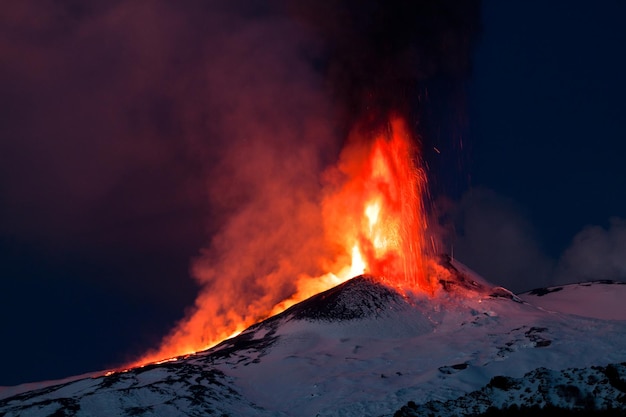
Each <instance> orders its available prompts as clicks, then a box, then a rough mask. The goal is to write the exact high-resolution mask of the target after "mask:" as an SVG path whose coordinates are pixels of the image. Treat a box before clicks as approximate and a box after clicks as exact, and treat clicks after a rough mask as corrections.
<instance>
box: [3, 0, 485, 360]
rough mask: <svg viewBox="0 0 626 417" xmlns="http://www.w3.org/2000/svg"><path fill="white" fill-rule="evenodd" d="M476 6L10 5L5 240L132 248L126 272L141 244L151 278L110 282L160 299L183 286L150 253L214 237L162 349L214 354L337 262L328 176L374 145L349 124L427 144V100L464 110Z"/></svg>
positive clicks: (163, 254)
mask: <svg viewBox="0 0 626 417" xmlns="http://www.w3.org/2000/svg"><path fill="white" fill-rule="evenodd" d="M479 6H480V4H479V2H478V1H467V2H456V1H451V0H450V1H434V0H423V1H382V0H379V1H376V0H367V1H356V0H345V1H341V2H319V1H303V2H288V1H281V0H275V1H270V2H265V1H226V0H224V1H222V0H213V1H208V2H205V1H190V2H183V3H180V2H179V3H172V2H166V1H152V2H148V1H137V2H121V1H112V2H111V1H94V2H90V3H89V4H88V5H87V4H84V3H82V2H75V1H72V0H65V1H54V2H53V1H49V2H46V1H44V2H38V1H37V2H36V1H23V2H17V3H15V4H12V5H11V6H10V7H9V6H7V7H5V8H4V13H3V15H2V17H0V19H2V21H1V26H2V36H1V37H0V51H1V54H2V56H3V57H4V59H3V60H2V64H1V66H0V74H2V77H0V79H1V80H3V81H1V82H2V87H3V91H5V92H6V94H5V95H4V98H3V99H2V102H1V103H0V104H1V105H2V108H3V109H6V110H7V111H6V112H3V113H4V118H3V120H2V126H1V127H0V128H1V129H2V130H1V133H2V136H3V137H5V138H8V140H6V141H3V142H2V145H1V146H2V147H1V149H0V154H1V155H2V163H1V164H0V187H1V188H2V196H3V200H2V205H1V206H0V211H1V214H2V216H0V218H1V219H2V220H0V231H1V232H2V233H3V235H10V236H16V235H17V236H20V237H21V239H25V240H28V241H32V242H37V243H38V244H41V245H43V246H45V247H48V248H51V249H50V250H54V251H55V253H57V255H55V256H60V257H63V258H64V259H65V258H67V259H70V258H72V259H73V258H76V257H87V258H89V259H90V260H91V262H93V263H96V264H98V263H102V264H111V263H112V262H116V260H118V262H119V259H125V261H124V262H125V264H120V265H119V268H120V269H123V267H125V266H127V265H128V264H129V263H131V262H136V261H137V260H136V259H128V257H129V255H128V254H129V253H141V254H142V255H141V256H139V257H138V258H141V259H143V260H146V259H154V261H153V262H154V264H155V265H156V266H155V267H154V268H153V269H152V270H150V273H149V274H132V276H129V275H128V274H110V275H108V276H107V277H106V280H107V283H106V285H110V286H113V287H114V288H117V289H119V290H120V291H122V292H124V293H127V294H129V296H134V297H145V296H148V297H151V298H153V299H156V300H161V301H162V302H168V301H167V300H168V299H170V298H173V297H175V294H177V293H178V292H182V290H180V288H186V290H185V291H189V288H190V286H189V284H188V283H187V284H185V283H184V282H180V281H176V280H173V279H171V278H170V279H168V278H167V277H166V276H162V275H158V265H159V261H157V260H156V259H161V258H167V257H168V256H171V254H172V253H178V254H180V253H186V252H187V251H188V250H189V249H188V248H189V247H191V246H193V245H197V246H196V247H200V246H202V249H201V250H200V251H199V252H200V253H199V255H197V256H196V257H195V259H194V260H193V261H192V265H191V273H192V276H193V278H194V279H195V281H196V284H197V286H198V289H199V294H198V295H197V297H196V301H195V304H194V305H193V306H192V307H190V308H189V309H188V311H187V315H186V317H185V318H184V319H183V320H182V321H181V322H180V323H179V324H178V325H177V326H176V328H175V329H174V330H173V331H172V332H171V333H170V335H169V336H168V337H166V338H165V340H164V342H163V346H162V349H161V350H162V351H161V353H162V354H165V352H166V351H167V350H168V349H169V347H172V346H173V345H172V343H174V342H173V341H174V340H177V341H178V342H176V343H179V341H180V340H184V343H185V344H187V345H188V346H189V348H190V349H196V348H198V347H200V346H203V345H204V344H206V342H208V341H211V340H214V339H216V338H219V337H221V336H224V335H222V334H221V333H220V334H217V333H216V332H221V331H225V330H224V329H232V331H234V330H236V329H235V328H233V326H236V325H239V324H240V323H247V322H251V321H254V320H256V319H258V318H260V317H262V316H263V315H266V314H268V313H269V309H271V307H272V306H273V305H275V304H276V303H278V302H280V301H281V300H284V299H285V298H288V297H289V296H291V295H292V294H293V293H294V292H295V291H297V290H298V288H297V280H298V278H302V277H304V279H306V278H307V277H316V276H319V275H321V274H323V273H324V272H326V271H327V269H328V263H329V262H332V260H333V259H334V257H335V256H337V253H336V248H333V247H329V245H328V241H327V234H326V232H325V230H324V221H323V218H322V209H321V206H322V198H323V195H324V185H325V184H326V180H325V179H324V172H328V171H329V169H330V167H331V166H332V165H333V164H335V163H336V161H337V158H338V155H339V153H340V151H341V149H342V148H343V146H344V145H345V142H346V141H347V140H348V139H347V138H348V137H352V138H363V137H365V138H367V137H368V135H354V134H350V132H352V131H353V130H354V129H355V126H357V125H358V126H359V129H362V130H363V131H364V132H371V131H375V130H379V129H381V128H383V127H384V124H385V123H387V122H388V117H389V115H390V114H391V113H399V114H401V115H402V116H403V117H405V118H406V119H407V120H408V125H409V126H408V127H409V129H411V130H412V134H413V135H414V136H415V137H421V139H422V148H427V147H428V146H427V145H428V140H430V139H429V137H430V133H431V132H432V131H435V130H437V129H438V128H439V126H440V125H441V124H442V121H443V116H442V113H439V111H438V110H437V106H436V105H434V104H433V103H435V104H437V103H451V105H452V106H457V104H458V105H459V106H462V103H461V101H460V100H459V97H461V96H462V92H463V82H464V80H465V78H466V76H467V75H468V71H469V68H470V65H469V57H470V54H471V47H472V44H473V41H474V39H475V37H476V34H477V32H478V29H479V21H478V20H479V18H478V16H479V8H480V7H479ZM432 97H436V98H435V99H433V98H432ZM353 140H354V139H353ZM203 240H204V244H201V243H200V242H201V241H203ZM190 242H191V243H190ZM52 248H53V249H52ZM181 248H183V249H181ZM112 269H113V270H116V268H112ZM85 279H87V278H85ZM94 279H95V278H94ZM217 329H221V330H219V331H218V330H217ZM172 349H174V348H173V347H172ZM177 349H179V347H177V348H176V349H174V350H177ZM174 350H172V352H173V351H174Z"/></svg>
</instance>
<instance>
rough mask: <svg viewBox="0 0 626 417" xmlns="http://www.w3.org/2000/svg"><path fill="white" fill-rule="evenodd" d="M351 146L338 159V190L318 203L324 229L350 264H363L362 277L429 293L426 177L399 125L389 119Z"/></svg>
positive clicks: (431, 290)
mask: <svg viewBox="0 0 626 417" xmlns="http://www.w3.org/2000/svg"><path fill="white" fill-rule="evenodd" d="M351 143H352V144H351V145H349V146H348V147H347V148H346V149H344V151H343V153H342V155H341V161H340V164H339V167H338V171H339V172H338V175H339V176H340V185H339V186H338V187H336V188H334V189H333V191H332V192H331V193H330V194H329V196H328V197H327V198H326V199H325V201H324V219H325V221H326V222H327V224H326V230H327V231H330V233H331V234H332V237H334V238H335V239H336V240H337V241H338V242H340V245H342V246H343V247H345V248H351V253H352V264H353V265H356V264H357V263H359V264H363V263H364V272H366V273H368V274H372V275H375V276H380V277H384V278H385V279H386V280H387V281H388V282H390V283H393V284H395V285H397V286H399V287H402V288H406V289H411V290H421V291H423V292H426V293H432V292H433V287H432V283H431V282H430V281H429V279H428V277H427V274H426V272H425V266H426V245H425V232H426V228H427V222H426V215H425V211H424V204H423V199H424V195H425V192H426V175H425V173H424V171H423V169H422V168H421V166H419V161H418V160H417V158H418V154H417V149H416V148H415V146H414V145H413V141H412V140H411V137H410V135H409V133H408V130H407V128H406V125H405V123H404V121H403V120H402V119H400V118H398V117H395V118H392V120H391V121H390V122H389V125H388V127H387V129H385V130H384V131H381V132H378V133H377V134H375V135H373V137H371V138H362V137H355V138H352V142H351ZM343 178H345V179H346V180H345V181H343V182H341V179H343ZM331 240H332V238H331ZM355 248H356V249H357V250H355ZM355 255H356V256H355Z"/></svg>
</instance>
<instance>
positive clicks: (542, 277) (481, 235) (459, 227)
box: [431, 188, 626, 292]
mask: <svg viewBox="0 0 626 417" xmlns="http://www.w3.org/2000/svg"><path fill="white" fill-rule="evenodd" d="M438 212H439V213H440V214H445V216H443V220H442V219H437V220H431V225H437V224H439V225H440V226H441V227H442V230H441V231H440V234H441V235H442V236H443V235H447V238H446V240H447V245H448V246H447V248H446V250H447V251H451V252H452V253H453V255H454V256H455V257H457V258H458V259H459V260H460V261H461V262H467V263H468V266H470V267H471V268H473V269H475V270H477V271H480V272H481V274H482V275H483V276H484V277H485V278H487V279H488V280H489V281H490V282H493V283H494V284H498V285H502V286H505V287H506V288H508V289H510V290H512V291H515V292H522V291H528V290H531V289H533V288H538V287H545V286H549V285H564V284H571V283H576V282H584V281H593V280H601V279H607V280H618V281H620V280H621V281H623V280H624V279H626V262H625V261H624V259H626V252H625V251H626V249H625V248H626V220H624V219H621V218H618V217H613V218H611V219H609V224H608V227H602V226H599V225H589V226H586V227H585V228H583V230H581V231H579V232H578V233H576V234H575V235H574V236H573V238H572V241H571V243H570V244H569V246H567V248H565V249H564V250H563V252H562V253H561V254H560V255H559V256H558V257H551V256H549V255H548V254H547V253H546V251H545V250H544V248H543V247H542V246H541V245H540V243H539V242H540V240H539V236H540V234H541V230H536V229H535V228H534V226H533V224H532V222H531V221H530V219H528V218H527V216H526V215H525V213H524V212H523V211H522V210H521V209H520V208H519V207H518V206H517V205H516V203H515V202H514V201H512V200H510V199H507V198H505V197H504V196H502V195H499V194H497V193H495V192H494V191H492V190H489V189H485V188H473V189H470V190H469V191H468V192H466V193H465V195H464V196H463V198H462V199H461V200H460V201H458V202H452V201H450V200H446V201H444V200H441V201H440V202H439V211H438Z"/></svg>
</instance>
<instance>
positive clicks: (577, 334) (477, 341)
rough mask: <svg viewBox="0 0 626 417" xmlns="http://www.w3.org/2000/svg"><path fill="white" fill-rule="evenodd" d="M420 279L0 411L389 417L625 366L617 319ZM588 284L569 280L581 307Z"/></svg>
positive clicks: (353, 294) (624, 335)
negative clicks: (405, 287)
mask: <svg viewBox="0 0 626 417" xmlns="http://www.w3.org/2000/svg"><path fill="white" fill-rule="evenodd" d="M433 274H435V275H434V276H436V277H437V279H438V280H439V282H440V290H439V291H438V292H437V293H436V294H435V296H434V297H427V296H426V295H421V294H412V293H410V292H406V293H405V292H401V291H399V290H397V289H395V288H393V287H391V286H388V285H386V284H385V283H384V280H380V279H377V278H374V277H369V276H362V277H357V278H355V279H352V280H350V281H347V282H345V283H344V284H341V285H340V286H338V287H336V288H333V289H331V290H328V291H326V292H324V293H321V294H318V295H316V296H314V297H311V298H310V299H308V300H306V301H304V302H302V303H299V304H296V305H294V306H292V307H291V308H290V309H288V310H286V311H284V312H283V313H281V314H279V315H276V316H274V317H271V318H269V319H267V320H265V321H263V322H260V323H258V324H256V325H254V326H252V327H250V328H249V329H247V330H246V331H244V332H243V333H241V334H240V335H239V336H237V337H234V338H232V339H229V340H226V341H224V342H222V343H221V344H220V345H218V346H215V347H214V348H212V349H209V350H207V351H204V352H201V353H198V354H195V355H190V356H188V357H184V358H177V359H176V360H174V361H170V362H165V363H162V364H158V365H157V364H155V365H149V366H146V367H143V368H138V369H131V370H129V371H126V372H119V373H114V374H112V375H109V376H100V377H96V378H86V379H80V380H77V381H72V382H68V383H66V384H63V385H59V386H56V387H54V386H51V387H46V388H43V389H40V390H35V391H30V392H26V393H22V394H20V395H17V396H13V397H10V398H5V399H4V400H0V415H5V416H7V417H8V416H17V415H20V416H22V415H32V416H44V415H54V413H57V414H56V415H68V416H69V415H76V416H87V415H141V416H153V415H154V416H156V415H173V416H174V415H175V416H178V415H180V416H184V415H207V414H210V413H215V414H226V415H258V416H263V415H275V416H276V415H277V416H300V415H320V416H324V415H344V416H362V415H372V416H375V415H393V414H394V412H395V411H396V410H398V409H399V408H400V407H402V406H403V405H405V404H407V402H408V401H413V402H414V403H416V404H425V403H429V402H430V403H432V402H433V401H440V402H442V403H445V402H446V401H453V400H457V399H458V398H460V397H463V396H464V395H466V394H467V393H470V392H473V391H476V390H480V389H481V387H485V386H487V385H488V384H489V383H490V381H493V378H494V377H500V376H506V377H510V378H524V375H525V374H528V373H531V374H532V372H534V371H535V370H536V369H538V368H541V367H543V368H546V369H551V370H553V371H554V372H558V371H561V370H564V369H567V368H572V367H577V368H589V367H590V366H595V365H606V364H607V363H617V364H619V363H620V362H625V361H626V320H604V319H599V318H596V317H595V315H597V314H595V315H591V314H587V315H586V316H585V314H577V315H573V314H568V313H567V312H566V313H562V312H559V311H556V310H553V309H549V308H546V307H536V306H534V305H533V304H531V303H530V302H528V301H524V300H528V298H527V296H526V295H525V294H523V295H522V296H521V297H519V298H518V297H517V296H515V295H513V294H511V293H510V292H508V291H507V290H506V289H503V288H497V287H496V288H494V287H492V286H490V285H489V284H488V283H486V282H485V281H484V280H482V279H481V278H480V277H479V276H477V275H476V274H474V273H472V272H471V271H470V270H468V269H467V268H465V267H463V266H462V265H460V264H458V263H456V262H454V261H452V260H450V259H449V258H442V260H441V262H440V263H439V265H438V268H437V269H436V271H434V272H433ZM602 285H608V284H594V285H591V286H586V287H585V286H582V287H580V288H581V291H590V295H593V296H590V297H589V299H590V300H593V303H594V304H593V305H591V306H587V309H588V310H592V309H594V308H595V307H596V304H597V303H598V302H600V304H601V301H602V300H597V299H596V294H598V293H602V291H600V290H599V289H601V288H602V287H601V286H602ZM625 289H626V285H615V286H614V290H613V292H615V291H616V290H617V291H619V292H621V294H622V295H623V296H624V297H626V291H624V290H625ZM568 293H573V292H572V291H569V290H567V288H566V289H565V290H561V291H552V292H549V293H547V294H546V295H544V297H545V298H542V300H549V298H550V296H551V295H556V294H568ZM562 296H563V295H562ZM528 297H537V296H528ZM579 298H580V297H579ZM580 299H581V300H583V301H584V299H585V298H584V297H582V298H580ZM577 300H578V298H577ZM578 301H579V303H581V305H579V306H578V307H577V309H578V310H581V309H582V310H584V306H583V305H582V302H581V301H580V300H578ZM545 302H547V301H544V303H545ZM560 302H561V303H565V304H564V305H568V304H567V300H566V298H564V299H562V300H561V301H560ZM582 310H581V311H582ZM581 311H578V313H580V312H581ZM526 378H527V377H526ZM494 392H495V391H494ZM61 413H63V414H61Z"/></svg>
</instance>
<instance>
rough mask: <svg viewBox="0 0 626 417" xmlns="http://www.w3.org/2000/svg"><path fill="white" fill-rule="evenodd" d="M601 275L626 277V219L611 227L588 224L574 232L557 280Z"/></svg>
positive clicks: (561, 259) (597, 277)
mask: <svg viewBox="0 0 626 417" xmlns="http://www.w3.org/2000/svg"><path fill="white" fill-rule="evenodd" d="M600 279H608V280H618V281H624V280H626V220H624V219H620V218H617V217H613V218H611V219H610V221H609V227H608V228H604V227H602V226H587V227H585V228H584V229H583V230H582V231H580V232H579V233H577V234H576V236H574V239H573V241H572V244H571V245H570V247H569V248H568V249H567V250H566V251H565V252H564V253H563V255H562V256H561V258H560V260H559V265H558V268H557V274H556V280H555V284H568V283H572V282H582V281H593V280H600Z"/></svg>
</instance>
